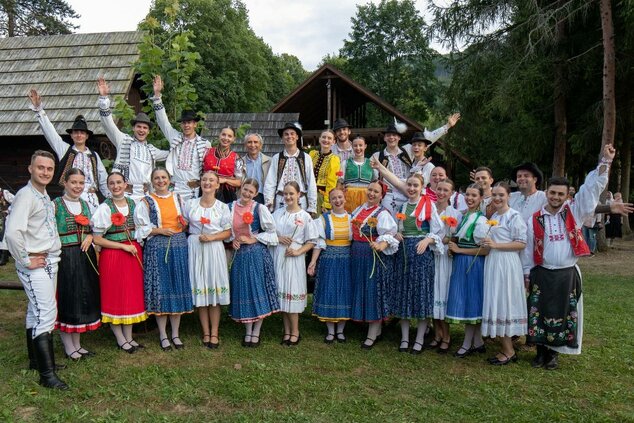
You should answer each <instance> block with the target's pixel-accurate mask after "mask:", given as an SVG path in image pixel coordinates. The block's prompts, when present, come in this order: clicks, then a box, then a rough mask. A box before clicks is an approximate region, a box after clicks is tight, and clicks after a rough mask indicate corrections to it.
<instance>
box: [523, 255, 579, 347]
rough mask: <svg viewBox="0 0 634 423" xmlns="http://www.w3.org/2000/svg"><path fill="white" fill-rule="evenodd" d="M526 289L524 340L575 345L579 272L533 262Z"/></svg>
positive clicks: (558, 345) (576, 344)
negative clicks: (527, 292) (526, 330)
mask: <svg viewBox="0 0 634 423" xmlns="http://www.w3.org/2000/svg"><path fill="white" fill-rule="evenodd" d="M528 289H529V296H528V337H527V341H528V342H532V343H534V344H544V345H548V346H554V347H560V346H566V347H570V348H577V347H578V346H579V342H578V324H579V322H578V318H579V315H578V312H577V306H578V303H579V298H580V296H581V276H580V275H579V272H578V271H577V269H576V267H568V268H566V269H555V270H548V269H546V268H544V267H541V266H536V267H534V268H533V270H531V273H530V285H529V287H528Z"/></svg>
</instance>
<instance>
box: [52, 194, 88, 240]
mask: <svg viewBox="0 0 634 423" xmlns="http://www.w3.org/2000/svg"><path fill="white" fill-rule="evenodd" d="M79 204H80V205H81V214H83V215H84V216H86V218H88V219H90V207H88V203H87V202H86V201H84V200H82V199H81V198H80V199H79ZM53 205H54V206H55V223H57V232H58V233H59V240H60V241H61V243H62V246H64V247H68V246H71V245H79V244H80V241H79V236H80V235H82V233H83V236H82V241H83V240H84V239H85V238H86V235H89V234H91V233H92V228H91V227H90V225H88V226H81V225H78V224H77V222H75V215H74V214H72V213H71V212H70V210H68V208H67V207H66V204H65V203H64V200H63V199H62V197H57V198H56V199H55V200H53Z"/></svg>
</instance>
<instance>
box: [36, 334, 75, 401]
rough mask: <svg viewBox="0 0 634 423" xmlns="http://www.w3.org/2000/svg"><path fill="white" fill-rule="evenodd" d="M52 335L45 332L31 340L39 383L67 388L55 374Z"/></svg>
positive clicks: (48, 386)
mask: <svg viewBox="0 0 634 423" xmlns="http://www.w3.org/2000/svg"><path fill="white" fill-rule="evenodd" d="M52 339H53V337H52V336H51V334H50V333H48V332H45V333H43V334H41V335H39V336H38V337H37V338H35V339H34V340H33V351H34V352H35V359H36V360H37V369H38V371H39V372H40V385H42V386H43V387H45V388H54V389H61V390H67V389H68V385H66V384H65V383H64V382H63V381H62V380H60V379H59V378H58V377H57V375H56V374H55V356H54V353H53V348H52V346H53V342H52Z"/></svg>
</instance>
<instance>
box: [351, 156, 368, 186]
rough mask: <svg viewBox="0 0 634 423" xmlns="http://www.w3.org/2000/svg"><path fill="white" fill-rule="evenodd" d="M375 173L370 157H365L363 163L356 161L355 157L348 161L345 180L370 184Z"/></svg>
mask: <svg viewBox="0 0 634 423" xmlns="http://www.w3.org/2000/svg"><path fill="white" fill-rule="evenodd" d="M373 176H374V173H373V172H372V166H370V159H365V162H363V164H362V165H358V164H356V163H355V161H354V160H353V159H348V160H347V161H346V170H345V176H344V181H345V183H346V184H350V183H362V184H370V182H372V179H373Z"/></svg>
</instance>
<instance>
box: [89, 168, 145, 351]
mask: <svg viewBox="0 0 634 423" xmlns="http://www.w3.org/2000/svg"><path fill="white" fill-rule="evenodd" d="M108 189H109V190H110V193H111V194H112V197H111V198H106V200H105V201H104V202H103V203H102V204H100V205H99V207H97V210H96V211H95V213H94V214H93V216H92V219H91V224H92V230H93V236H94V238H93V242H94V243H95V245H98V246H100V247H102V249H101V253H100V254H99V285H100V288H101V321H102V322H103V323H110V328H111V329H112V332H113V333H114V335H115V338H116V340H117V345H118V346H119V349H120V350H123V351H125V352H127V353H130V354H132V353H134V352H136V350H137V349H138V348H143V345H140V344H138V343H137V342H136V341H135V340H134V339H133V338H132V324H133V323H138V322H142V321H144V320H146V319H147V314H146V313H145V303H144V301H143V266H142V265H141V263H142V262H143V255H142V253H141V246H140V245H139V243H138V242H137V241H135V229H136V227H135V224H134V209H135V204H134V200H132V199H131V198H129V197H126V196H125V189H126V180H125V178H124V176H123V175H122V174H121V173H118V172H113V173H111V174H110V175H109V176H108Z"/></svg>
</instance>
